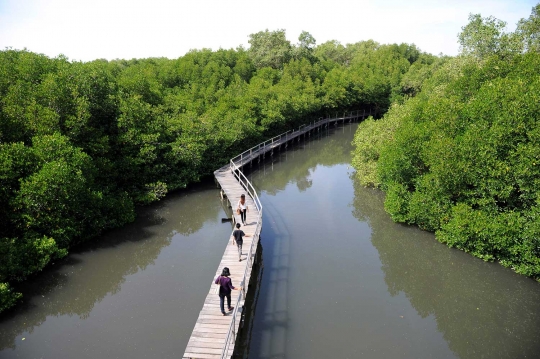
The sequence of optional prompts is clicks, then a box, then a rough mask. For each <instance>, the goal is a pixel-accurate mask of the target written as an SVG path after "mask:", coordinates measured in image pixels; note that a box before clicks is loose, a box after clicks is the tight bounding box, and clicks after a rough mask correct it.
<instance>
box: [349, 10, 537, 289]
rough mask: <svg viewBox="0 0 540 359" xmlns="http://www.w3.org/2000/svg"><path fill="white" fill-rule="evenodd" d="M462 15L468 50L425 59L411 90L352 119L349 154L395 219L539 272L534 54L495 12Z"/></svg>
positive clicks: (526, 270)
mask: <svg viewBox="0 0 540 359" xmlns="http://www.w3.org/2000/svg"><path fill="white" fill-rule="evenodd" d="M470 20H471V22H470V24H469V25H467V26H466V27H464V32H463V33H462V34H461V35H460V40H461V41H462V45H463V46H464V52H465V54H466V55H467V56H462V57H458V58H454V59H449V60H448V59H445V60H444V62H440V61H439V60H435V61H433V62H432V64H431V65H430V66H434V67H432V68H429V67H426V68H425V74H424V75H422V77H424V78H423V79H422V80H421V83H422V85H421V86H420V91H419V92H418V94H417V96H416V97H413V98H409V99H405V100H404V101H403V103H402V104H396V105H394V106H393V107H392V108H391V109H390V111H389V112H388V113H387V114H386V115H385V116H384V118H383V119H381V120H379V121H378V122H373V121H366V122H365V123H363V124H361V125H360V127H359V130H358V132H357V134H356V136H355V140H354V143H355V145H356V150H355V155H354V161H353V164H354V166H355V167H356V169H357V171H358V172H357V173H358V176H359V178H360V180H361V181H362V183H363V184H365V185H375V186H380V187H381V188H382V189H383V190H385V191H386V200H385V209H386V210H387V211H388V212H389V213H390V215H391V217H392V218H393V219H394V220H396V221H399V222H404V223H410V224H413V223H414V224H417V225H419V226H420V227H421V228H425V229H428V230H431V231H435V232H436V236H437V238H438V239H439V240H440V241H442V242H444V243H446V244H448V245H449V246H452V247H457V248H459V249H462V250H465V251H467V252H470V253H472V254H473V255H475V256H477V257H480V258H482V259H484V260H497V261H499V262H500V263H502V264H503V265H505V266H508V267H511V268H513V269H514V270H515V271H516V272H518V273H522V274H526V275H529V276H533V277H535V278H537V279H538V278H540V266H539V263H540V246H539V238H540V237H539V232H538V231H539V227H538V217H537V216H538V213H539V212H538V210H539V204H540V202H539V200H540V168H539V163H540V121H539V116H540V95H539V94H540V76H539V75H538V74H539V73H540V54H538V53H537V52H533V51H530V52H529V53H526V54H520V51H518V50H516V49H515V48H512V46H513V45H512V43H511V42H510V40H512V39H515V36H516V34H505V33H503V32H502V29H503V27H504V23H502V22H500V21H498V20H496V19H493V18H487V19H482V18H480V17H479V16H471V19H470ZM529 21H532V20H529ZM524 22H525V21H522V24H523V23H524ZM512 41H513V40H512ZM510 55H511V56H510ZM479 59H480V60H482V61H478V60H479ZM417 70H418V69H417V68H416V66H415V65H413V66H411V68H410V70H409V73H408V74H407V75H405V76H403V80H402V81H409V80H408V76H409V74H410V76H411V77H414V76H416V75H417V74H416V73H415V72H417ZM430 73H432V75H430ZM402 83H403V82H402ZM405 92H406V91H405ZM415 92H416V91H415ZM407 97H408V96H407Z"/></svg>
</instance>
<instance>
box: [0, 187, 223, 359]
mask: <svg viewBox="0 0 540 359" xmlns="http://www.w3.org/2000/svg"><path fill="white" fill-rule="evenodd" d="M222 217H226V215H225V213H224V212H223V209H222V206H221V202H220V200H219V191H218V190H217V189H216V188H215V185H214V184H213V183H209V184H207V185H201V186H196V187H194V188H192V189H191V190H186V191H182V192H180V193H177V194H172V195H170V196H168V197H167V198H166V199H165V200H163V201H161V202H159V203H157V204H155V205H153V206H150V207H147V208H144V209H143V211H142V212H141V213H140V215H139V216H138V219H137V222H136V223H133V224H130V225H128V226H126V227H125V228H122V229H119V230H115V231H112V232H110V233H108V234H107V235H106V236H104V238H101V239H100V240H99V242H97V241H96V244H95V245H88V246H86V247H85V248H80V249H78V250H77V251H76V252H74V253H72V254H70V255H69V257H68V258H67V259H66V260H63V261H61V262H60V263H56V264H55V266H53V268H52V269H51V270H48V271H46V272H45V273H42V274H41V275H40V276H38V278H36V279H35V280H33V281H31V282H30V283H28V285H27V286H26V288H23V289H24V291H25V303H24V304H23V305H21V306H20V307H18V308H17V310H16V311H15V312H14V313H10V314H9V315H8V316H3V317H0V358H2V359H4V358H50V359H62V358H66V359H67V358H77V359H79V358H181V357H182V354H183V353H184V349H185V347H186V345H187V342H188V340H189V337H190V335H191V331H192V329H193V326H194V325H195V321H196V320H197V317H198V315H199V311H200V310H201V308H202V305H203V302H204V298H205V297H206V295H207V293H208V288H209V285H210V281H211V279H212V277H213V276H214V273H215V270H216V266H217V264H218V263H219V261H220V259H221V255H222V254H223V251H224V249H225V246H226V245H227V240H228V236H229V235H230V231H231V225H230V223H226V224H222V223H221V218H222ZM23 338H24V340H23Z"/></svg>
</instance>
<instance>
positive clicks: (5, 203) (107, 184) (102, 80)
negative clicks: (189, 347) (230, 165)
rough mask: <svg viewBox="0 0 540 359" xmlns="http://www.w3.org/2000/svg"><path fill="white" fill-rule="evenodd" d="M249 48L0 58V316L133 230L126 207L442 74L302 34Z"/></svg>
mask: <svg viewBox="0 0 540 359" xmlns="http://www.w3.org/2000/svg"><path fill="white" fill-rule="evenodd" d="M250 44H251V47H250V48H249V50H245V49H243V48H238V49H236V50H219V51H211V50H200V51H191V52H189V53H188V54H186V55H185V56H183V57H181V58H178V59H174V60H170V59H165V58H151V59H142V60H138V59H133V60H114V61H106V60H96V61H91V62H86V63H82V62H70V61H68V59H66V58H64V57H62V56H60V57H57V58H53V59H51V58H48V57H46V56H43V55H40V54H35V53H32V52H29V51H26V50H22V51H21V50H12V49H6V50H4V51H1V52H0V181H1V186H0V219H1V223H0V258H1V260H0V311H2V310H4V309H6V308H8V307H10V306H12V305H13V304H14V303H15V302H16V300H17V299H18V298H20V294H18V293H15V292H14V291H13V289H12V287H11V286H10V284H13V283H15V282H17V281H21V280H24V279H25V278H26V277H27V276H29V275H31V274H33V273H36V272H38V271H40V270H41V269H43V268H44V267H45V266H46V265H47V264H48V263H50V262H51V261H52V260H55V259H56V258H60V257H63V256H65V255H66V254H67V252H68V249H69V248H70V247H71V246H73V245H74V244H77V243H80V242H82V241H85V240H88V239H91V238H95V237H96V236H97V235H99V234H100V233H102V232H103V230H106V229H110V228H114V227H118V226H121V225H123V224H125V223H127V222H130V221H133V220H134V217H135V212H134V206H135V205H137V204H145V203H150V202H152V201H155V200H158V199H160V198H162V197H163V196H164V195H165V194H166V193H167V192H168V191H171V190H175V189H179V188H184V187H186V185H188V184H189V183H192V182H196V181H198V180H199V179H200V178H201V176H204V175H208V174H210V173H212V171H213V170H214V169H216V168H218V167H220V166H222V165H223V164H224V163H226V161H227V160H228V158H229V157H231V156H232V155H234V154H236V153H238V152H241V151H242V150H244V149H246V148H248V147H249V146H250V145H253V144H256V143H257V142H259V141H262V140H263V139H264V138H265V137H267V136H270V135H273V134H276V133H277V132H280V131H284V130H286V129H290V128H292V127H296V126H298V125H300V124H302V123H305V122H307V121H309V120H312V119H314V118H318V117H320V116H325V115H327V114H331V113H335V112H336V111H338V110H339V111H344V110H347V109H362V108H368V107H369V108H373V109H377V110H380V111H385V110H386V109H387V108H388V107H389V106H390V103H391V102H393V101H402V100H403V98H405V97H408V96H411V95H412V94H415V93H417V92H418V91H420V88H421V84H422V79H423V78H425V77H426V76H427V75H428V74H429V73H430V71H431V70H429V69H430V68H431V67H432V64H434V63H437V62H439V61H441V60H439V59H438V58H437V57H434V56H431V55H428V54H425V53H421V52H420V51H419V50H418V49H417V48H416V47H415V46H414V45H408V44H401V45H380V44H378V43H376V42H374V41H365V42H359V43H356V44H350V45H346V46H343V45H341V44H340V43H338V42H337V41H330V42H327V43H323V44H321V45H319V46H316V44H315V39H313V37H312V36H311V35H310V34H309V33H307V32H303V33H302V34H301V35H300V37H299V42H298V44H295V45H293V44H291V43H290V42H289V41H287V40H286V38H285V31H284V30H277V31H268V30H266V31H261V32H259V33H257V34H252V35H250Z"/></svg>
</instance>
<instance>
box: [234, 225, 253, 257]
mask: <svg viewBox="0 0 540 359" xmlns="http://www.w3.org/2000/svg"><path fill="white" fill-rule="evenodd" d="M232 235H233V244H234V242H236V246H237V247H238V262H241V261H242V243H244V238H243V237H249V236H248V235H247V234H245V233H244V231H243V230H241V229H240V223H236V229H235V230H234V232H232Z"/></svg>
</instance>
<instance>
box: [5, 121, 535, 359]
mask: <svg viewBox="0 0 540 359" xmlns="http://www.w3.org/2000/svg"><path fill="white" fill-rule="evenodd" d="M356 127H357V125H356V124H352V125H345V126H343V127H342V126H339V127H338V128H335V129H334V128H333V129H332V130H324V131H321V132H316V133H314V134H312V135H311V137H308V138H306V139H305V140H302V141H300V142H298V143H297V144H295V146H289V149H288V150H287V151H283V150H282V151H281V152H275V153H274V156H267V159H266V161H262V162H261V163H260V164H253V167H252V169H251V171H250V174H249V176H250V177H251V179H252V180H253V183H254V184H255V187H256V188H257V189H258V191H260V195H261V200H262V203H263V207H264V210H263V215H264V217H263V221H264V222H263V223H264V225H263V233H262V239H261V242H262V248H263V251H262V281H261V282H260V287H259V291H258V295H257V300H256V302H255V303H254V304H255V307H254V313H255V315H254V316H253V322H252V323H251V328H252V330H251V332H250V333H248V335H249V345H248V347H247V348H246V353H247V354H246V355H247V357H249V358H283V359H284V358H291V359H297V358H298V359H308V358H309V359H311V358H325V359H326V358H537V357H538V353H540V340H539V335H538V330H539V329H540V305H539V303H540V285H539V284H538V283H536V282H534V281H532V280H530V279H528V278H525V277H522V276H519V275H516V274H515V273H513V272H512V271H510V270H508V269H505V268H503V267H501V266H499V265H498V264H495V263H486V262H483V261H481V260H478V259H475V258H473V257H471V256H469V255H468V254H466V253H463V252H461V251H458V250H454V249H449V248H447V247H446V246H444V245H442V244H440V243H438V242H437V241H436V240H435V238H434V236H433V234H430V233H428V232H424V231H421V230H418V229H417V228H414V227H408V226H403V225H399V224H395V223H392V221H391V220H390V219H389V217H388V215H387V214H386V213H385V212H384V209H383V200H384V197H383V195H382V193H380V192H379V191H377V190H373V189H366V188H363V187H361V186H359V185H358V184H357V183H356V182H355V180H354V172H353V170H352V168H351V167H350V160H351V155H350V152H351V150H352V147H351V144H350V143H351V141H352V138H353V135H354V131H355V129H356ZM226 216H227V214H226V212H225V211H224V209H223V206H222V204H221V201H220V199H219V192H218V191H217V189H216V188H215V186H214V185H213V183H206V184H202V185H198V186H194V187H192V188H190V189H189V190H186V191H181V192H178V193H176V194H172V195H170V196H168V197H167V198H166V199H165V200H163V201H161V202H159V203H157V204H154V205H153V206H150V207H147V208H144V209H142V210H141V212H140V214H139V216H138V219H137V221H136V222H135V223H133V224H131V225H128V226H126V227H125V228H122V229H118V230H115V231H112V232H109V233H108V234H107V235H105V236H103V238H100V239H99V240H96V241H95V242H93V243H91V244H89V245H87V246H85V247H81V248H78V249H77V250H76V251H75V252H73V253H72V254H70V256H68V258H66V259H64V260H62V261H59V262H58V263H55V264H54V265H53V266H52V268H50V269H49V270H47V271H45V272H44V273H42V274H40V275H39V276H37V277H36V278H35V279H33V280H31V281H29V282H28V283H27V284H26V285H25V286H24V287H22V288H21V290H23V292H24V294H25V301H24V303H23V304H22V305H21V306H19V307H17V308H16V310H14V311H12V312H10V313H8V314H7V315H3V316H1V317H0V358H2V359H3V358H55V359H56V358H59V359H62V358H179V357H181V356H182V354H183V352H184V349H185V346H186V344H187V342H188V339H189V336H190V334H191V330H192V329H193V326H194V324H195V321H196V319H197V316H198V314H199V311H200V309H201V307H202V303H203V301H204V298H205V297H206V294H207V291H208V288H209V285H210V281H211V278H212V277H213V274H214V272H215V270H216V265H217V264H218V263H219V261H220V258H221V255H222V254H223V251H224V249H225V246H226V244H227V239H228V236H229V235H230V230H231V225H230V223H222V221H221V218H223V217H226Z"/></svg>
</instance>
